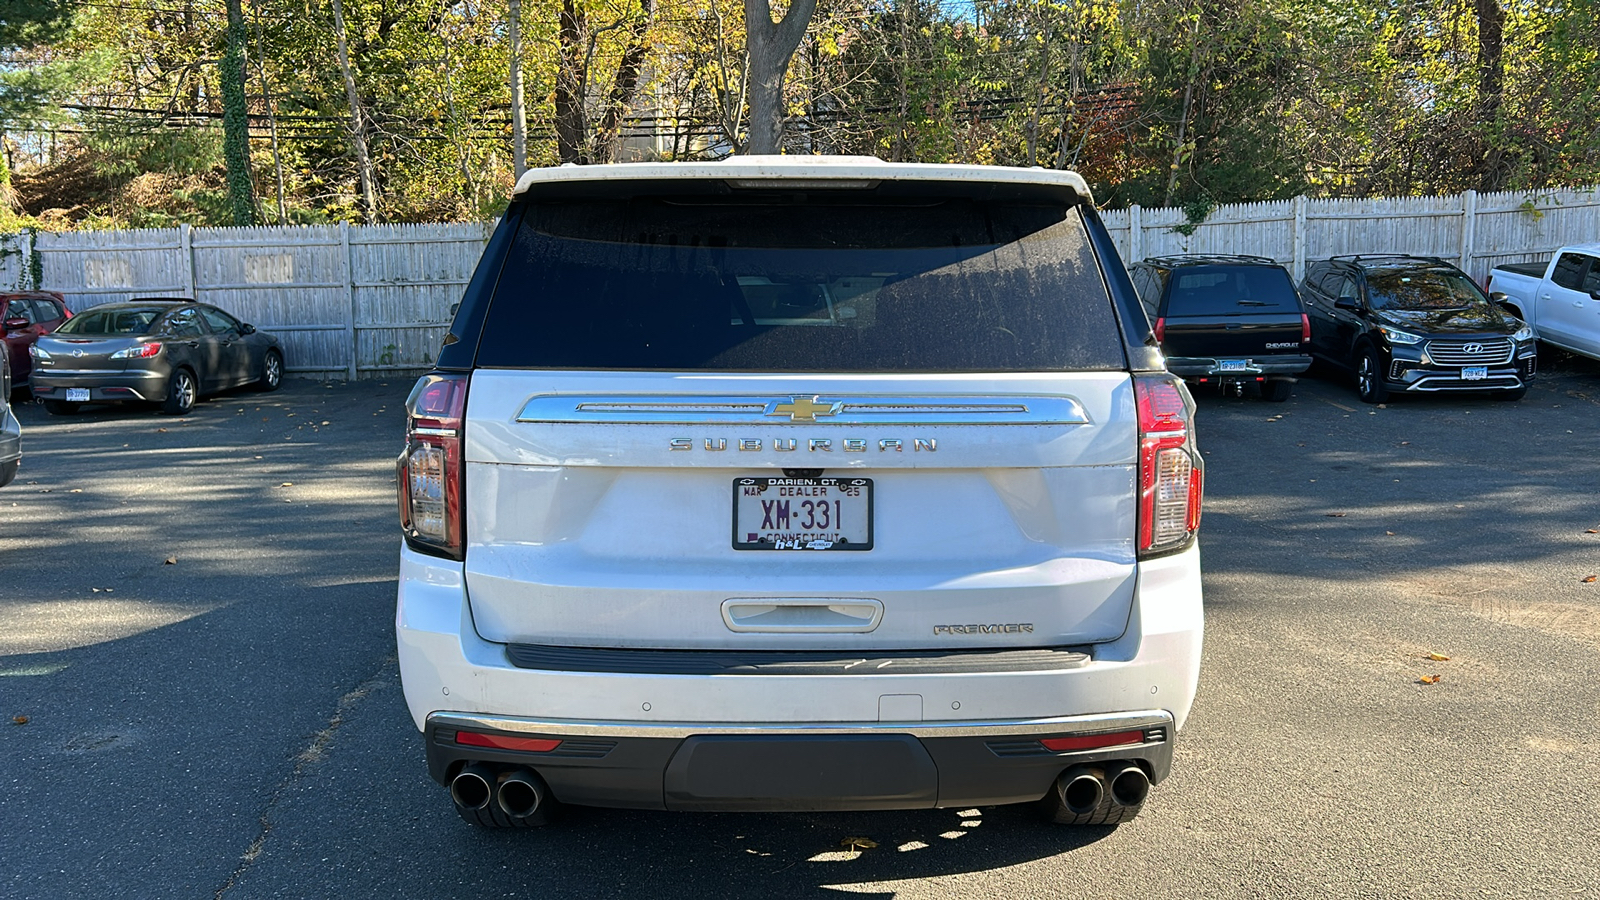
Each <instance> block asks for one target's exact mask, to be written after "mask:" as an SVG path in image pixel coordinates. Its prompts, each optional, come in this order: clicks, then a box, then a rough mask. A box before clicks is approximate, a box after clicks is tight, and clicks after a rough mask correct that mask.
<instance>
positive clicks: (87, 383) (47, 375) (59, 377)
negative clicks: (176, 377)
mask: <svg viewBox="0 0 1600 900" xmlns="http://www.w3.org/2000/svg"><path fill="white" fill-rule="evenodd" d="M170 375H171V373H170V372H167V371H153V370H150V369H129V370H125V371H121V372H113V371H105V372H44V371H41V370H40V369H37V368H35V369H34V370H33V374H32V375H31V376H30V377H29V379H28V386H29V388H30V389H31V390H32V391H33V395H34V396H35V397H39V398H41V399H47V400H62V399H65V398H66V393H67V389H68V388H87V389H88V390H89V399H90V401H92V402H95V403H100V402H110V401H116V400H145V401H153V400H160V399H161V398H162V396H163V395H165V394H166V390H167V379H168V378H169V377H170Z"/></svg>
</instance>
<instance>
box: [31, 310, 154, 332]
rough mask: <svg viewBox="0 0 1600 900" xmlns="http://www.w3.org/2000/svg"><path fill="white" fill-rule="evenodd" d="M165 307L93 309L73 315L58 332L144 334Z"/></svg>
mask: <svg viewBox="0 0 1600 900" xmlns="http://www.w3.org/2000/svg"><path fill="white" fill-rule="evenodd" d="M164 312H166V310H164V309H139V308H133V309H130V308H126V307H124V308H122V309H91V310H89V311H88V312H84V313H81V314H79V315H76V316H73V317H72V318H70V319H68V320H67V321H65V322H63V323H62V324H61V327H60V328H57V329H56V334H144V333H145V332H147V331H149V330H150V323H152V322H154V321H155V320H156V318H157V317H158V316H160V315H161V314H162V313H164Z"/></svg>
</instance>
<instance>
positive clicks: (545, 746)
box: [456, 731, 561, 753]
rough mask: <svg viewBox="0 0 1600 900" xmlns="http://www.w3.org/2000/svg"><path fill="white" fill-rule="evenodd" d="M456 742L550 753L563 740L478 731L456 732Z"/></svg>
mask: <svg viewBox="0 0 1600 900" xmlns="http://www.w3.org/2000/svg"><path fill="white" fill-rule="evenodd" d="M456 743H458V744H461V745H463V746H467V747H489V748H492V749H495V750H522V751H525V752H528V753H549V752H550V751H551V750H554V749H555V748H557V747H559V746H561V742H560V741H558V740H555V739H553V738H523V737H506V736H505V735H501V734H479V733H477V732H476V731H458V732H456Z"/></svg>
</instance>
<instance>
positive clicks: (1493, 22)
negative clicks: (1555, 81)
mask: <svg viewBox="0 0 1600 900" xmlns="http://www.w3.org/2000/svg"><path fill="white" fill-rule="evenodd" d="M1473 12H1474V14H1475V15H1476V16H1477V19H1478V110H1477V118H1478V134H1479V136H1480V137H1479V139H1480V140H1481V141H1483V143H1484V145H1485V149H1484V153H1483V156H1482V157H1481V159H1480V162H1479V171H1478V190H1480V191H1498V190H1500V189H1502V188H1503V187H1505V172H1504V170H1503V168H1502V167H1501V165H1500V159H1501V157H1502V156H1503V155H1504V154H1503V151H1502V149H1501V142H1502V141H1503V140H1504V137H1503V135H1501V134H1500V129H1499V127H1498V126H1499V124H1500V105H1501V102H1502V100H1503V99H1504V96H1505V23H1506V15H1505V11H1504V10H1502V9H1501V8H1500V3H1499V0H1474V2H1473Z"/></svg>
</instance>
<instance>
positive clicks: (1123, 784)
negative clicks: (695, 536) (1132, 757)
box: [1110, 763, 1150, 806]
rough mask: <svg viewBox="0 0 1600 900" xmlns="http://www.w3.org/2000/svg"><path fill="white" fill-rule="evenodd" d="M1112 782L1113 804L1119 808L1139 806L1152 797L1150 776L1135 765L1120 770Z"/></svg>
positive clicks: (1130, 764)
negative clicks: (1145, 799) (1146, 798)
mask: <svg viewBox="0 0 1600 900" xmlns="http://www.w3.org/2000/svg"><path fill="white" fill-rule="evenodd" d="M1110 782H1111V802H1112V803H1115V804H1117V805H1118V806H1138V805H1140V804H1142V803H1144V798H1145V797H1148V796H1149V795H1150V776H1148V775H1146V774H1145V773H1144V769H1141V768H1139V767H1138V766H1137V765H1134V764H1133V763H1128V764H1127V765H1125V766H1123V767H1122V768H1121V769H1118V770H1117V771H1116V774H1114V775H1112V776H1111V779H1110Z"/></svg>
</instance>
